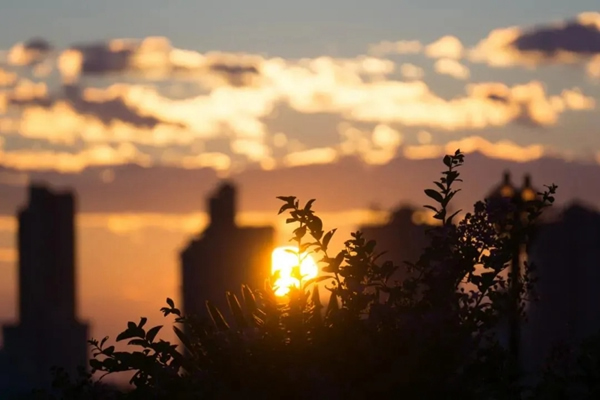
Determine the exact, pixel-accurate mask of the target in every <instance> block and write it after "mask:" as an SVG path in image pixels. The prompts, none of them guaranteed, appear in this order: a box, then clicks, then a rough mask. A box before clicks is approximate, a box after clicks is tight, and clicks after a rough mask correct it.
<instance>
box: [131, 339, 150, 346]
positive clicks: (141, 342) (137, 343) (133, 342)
mask: <svg viewBox="0 0 600 400" xmlns="http://www.w3.org/2000/svg"><path fill="white" fill-rule="evenodd" d="M127 344H128V345H130V346H132V345H134V346H146V341H145V340H143V339H131V340H130V341H129V343H127Z"/></svg>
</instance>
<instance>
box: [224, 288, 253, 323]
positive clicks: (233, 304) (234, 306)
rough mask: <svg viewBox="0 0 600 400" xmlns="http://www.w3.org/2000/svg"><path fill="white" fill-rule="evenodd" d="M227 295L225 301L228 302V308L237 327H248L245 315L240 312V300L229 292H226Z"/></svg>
mask: <svg viewBox="0 0 600 400" xmlns="http://www.w3.org/2000/svg"><path fill="white" fill-rule="evenodd" d="M226 295H227V303H229V309H230V310H231V314H232V315H233V319H234V320H235V323H236V325H237V327H238V329H240V330H242V329H245V328H247V327H248V322H247V321H246V317H245V316H244V313H243V312H242V306H240V302H239V301H238V299H237V297H236V295H235V294H233V293H231V292H226Z"/></svg>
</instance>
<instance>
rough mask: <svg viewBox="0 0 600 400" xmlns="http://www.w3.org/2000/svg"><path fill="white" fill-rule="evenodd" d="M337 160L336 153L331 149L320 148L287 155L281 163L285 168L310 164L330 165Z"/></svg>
mask: <svg viewBox="0 0 600 400" xmlns="http://www.w3.org/2000/svg"><path fill="white" fill-rule="evenodd" d="M336 159H337V151H336V150H335V149H333V148H331V147H320V148H315V149H310V150H303V151H297V152H293V153H289V154H287V155H286V156H285V157H284V159H283V163H284V164H285V166H287V167H298V166H301V165H311V164H330V163H332V162H334V161H335V160H336Z"/></svg>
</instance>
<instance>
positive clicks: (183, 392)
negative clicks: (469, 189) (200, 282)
mask: <svg viewBox="0 0 600 400" xmlns="http://www.w3.org/2000/svg"><path fill="white" fill-rule="evenodd" d="M463 160H464V156H463V154H462V153H461V152H460V151H457V152H456V153H455V154H454V155H448V156H446V157H444V159H443V163H444V166H445V170H444V171H443V172H442V176H441V178H440V179H439V181H436V182H434V184H435V188H434V189H427V190H425V194H426V195H427V196H429V198H431V199H432V200H433V202H434V205H428V206H426V207H427V208H429V209H431V210H432V211H433V212H434V213H435V218H436V219H438V220H439V221H440V224H439V226H435V227H432V228H431V229H430V231H429V235H430V238H431V244H430V246H429V247H428V248H426V249H425V251H424V252H423V255H422V256H421V257H420V259H419V260H418V261H417V262H416V263H414V264H406V265H402V266H398V265H394V264H393V263H391V262H389V261H382V260H384V259H385V257H384V254H383V253H379V252H378V251H377V250H376V244H375V242H373V241H369V240H366V239H365V238H364V237H363V235H362V234H361V232H355V233H352V235H351V238H350V239H349V240H347V241H346V242H345V243H344V249H343V250H342V251H340V252H339V253H337V254H332V253H331V251H330V250H329V243H330V240H331V238H332V237H333V235H334V234H335V229H333V230H328V231H327V230H325V229H324V225H323V222H322V221H321V219H320V218H319V217H318V216H317V215H316V214H315V211H314V210H313V208H312V206H313V204H314V200H310V201H308V202H307V203H306V204H305V205H304V206H303V207H301V205H300V201H299V200H298V199H296V198H295V197H292V196H290V197H279V199H280V200H281V201H282V202H283V205H282V206H281V208H280V210H279V213H280V214H282V213H284V212H287V213H288V215H289V216H288V219H287V223H289V224H295V225H296V226H297V227H296V229H295V230H294V233H293V237H292V240H293V241H294V242H295V243H296V245H297V247H298V254H302V253H304V252H311V253H313V254H315V255H318V256H319V259H320V261H319V263H320V265H321V266H322V267H321V270H322V272H323V273H324V275H323V276H319V277H318V278H315V279H312V280H309V281H307V282H305V283H304V284H303V285H302V287H299V288H296V287H291V290H290V292H289V294H288V295H287V297H286V298H285V301H282V300H281V298H278V297H276V296H275V293H274V288H273V283H274V282H275V280H276V279H277V276H273V277H272V278H271V279H270V280H269V281H268V282H266V283H265V285H264V287H263V288H249V287H247V286H243V287H242V288H241V292H240V293H239V294H234V293H226V296H227V299H228V302H229V308H230V311H231V315H232V316H233V318H231V319H230V320H226V318H224V317H223V314H222V313H221V311H220V310H218V309H217V308H216V307H214V306H213V305H212V304H211V303H210V302H207V308H208V312H209V315H210V316H211V321H209V322H205V321H203V320H201V319H199V318H198V317H197V316H193V315H183V314H182V312H181V311H180V310H179V309H178V308H177V307H176V306H175V304H174V303H173V301H172V300H170V299H167V306H166V307H164V308H162V309H161V311H162V312H163V314H164V315H165V316H169V315H173V316H174V317H175V320H174V321H175V325H174V326H173V329H174V331H175V333H176V334H177V336H178V338H179V340H180V342H181V347H180V346H178V345H176V344H171V343H169V342H167V341H163V340H158V341H156V340H155V338H156V335H157V334H158V332H159V331H160V330H161V329H162V326H155V327H152V328H150V329H146V326H145V323H146V319H145V318H141V320H140V322H139V323H137V324H136V323H134V322H129V323H128V327H127V329H126V330H125V331H123V332H122V333H121V334H119V335H118V336H117V338H116V340H117V341H124V340H128V344H129V345H131V346H136V347H138V348H139V350H136V351H124V352H119V351H115V347H114V346H112V345H110V346H107V339H108V338H104V339H103V340H101V341H97V340H91V341H90V343H91V345H92V346H93V348H94V358H93V359H92V360H91V361H90V366H91V367H92V369H93V371H92V372H96V371H101V372H103V373H104V374H114V373H117V372H122V371H134V372H135V374H134V376H133V377H132V379H131V383H132V384H133V386H134V389H133V390H132V391H131V392H129V393H128V394H126V395H123V396H124V397H123V398H125V397H126V398H144V399H163V398H164V399H192V398H194V399H197V398H218V399H233V398H235V399H237V398H246V397H252V398H263V399H270V398H273V399H276V398H277V399H278V398H290V399H305V398H314V397H318V398H329V399H338V398H339V399H342V398H343V399H362V398H369V397H371V396H394V397H400V396H402V397H403V398H408V399H424V398H459V397H460V398H463V399H465V398H467V399H470V398H474V399H515V398H518V397H519V396H520V393H521V392H522V390H523V388H521V387H520V385H519V380H518V379H517V377H518V376H517V375H516V373H515V372H516V362H515V360H514V359H512V358H511V355H510V354H509V352H508V351H507V350H506V349H505V348H504V347H503V346H501V345H500V344H499V341H498V335H497V333H498V329H499V324H500V322H501V321H502V319H504V318H505V317H506V316H507V315H508V313H509V312H510V310H511V308H510V304H511V301H514V303H512V304H514V306H516V310H517V311H518V312H519V314H520V315H521V316H522V314H523V309H524V306H525V303H526V302H527V301H528V299H529V298H530V297H531V295H532V294H533V289H534V286H533V284H534V282H533V280H532V279H531V278H530V271H531V266H529V265H526V268H525V271H524V274H523V279H519V277H513V276H512V275H511V274H510V273H508V271H509V265H510V262H511V260H512V258H513V255H514V254H515V252H516V251H518V250H519V249H520V248H521V247H522V246H523V245H524V244H526V243H527V242H528V240H529V237H530V236H531V232H532V229H533V228H534V226H535V222H536V220H537V218H538V217H539V215H540V214H541V212H542V211H543V209H544V208H546V207H548V206H549V205H551V203H552V202H553V201H554V198H553V195H554V193H555V191H556V186H555V185H551V186H548V187H547V190H546V191H545V192H544V193H540V194H539V195H540V197H539V198H538V199H536V200H534V201H531V202H529V203H528V204H526V207H525V209H524V210H523V212H522V213H520V212H517V211H518V210H517V209H516V208H515V207H517V205H516V204H513V203H511V202H509V201H506V202H491V201H487V200H486V201H481V202H478V203H476V204H475V205H474V208H473V210H472V211H471V212H469V213H467V214H466V215H465V216H464V218H463V219H461V220H460V221H459V222H455V219H456V216H457V215H458V212H456V213H454V214H452V215H449V212H448V209H449V205H450V202H451V200H452V199H453V197H454V196H455V195H456V194H457V193H458V191H459V190H460V189H455V185H456V184H457V182H460V181H461V180H460V179H459V177H460V173H459V169H460V167H461V166H462V164H463ZM299 257H300V256H299ZM398 268H407V269H408V271H409V278H407V279H406V280H404V281H403V282H396V281H395V280H394V273H395V272H396V271H397V270H398ZM294 273H295V274H296V276H297V277H298V278H300V276H299V274H300V271H299V268H296V269H295V271H294ZM513 280H515V281H514V282H513ZM465 287H466V289H465ZM469 288H470V289H469ZM508 288H515V290H514V291H510V290H508ZM323 289H324V290H326V291H328V292H329V301H328V302H327V303H326V304H321V301H320V292H322V291H323ZM180 348H182V351H180V350H179V349H180ZM86 379H87V380H86ZM84 381H85V382H87V383H85V384H83V385H82V386H86V385H87V386H86V387H91V386H93V383H92V382H91V380H89V376H87V377H85V379H84ZM71 385H72V384H71ZM63 387H64V388H69V387H71V386H69V384H67V385H63ZM92 392H93V390H90V391H88V392H86V393H85V394H72V395H71V397H69V396H67V397H68V398H90V396H93V395H92V394H90V393H92ZM80 393H83V392H81V391H80ZM78 396H79V397H78ZM84 396H88V397H84Z"/></svg>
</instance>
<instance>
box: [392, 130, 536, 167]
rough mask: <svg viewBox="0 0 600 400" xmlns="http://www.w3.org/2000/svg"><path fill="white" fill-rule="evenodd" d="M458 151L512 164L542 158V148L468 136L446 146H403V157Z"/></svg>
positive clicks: (413, 158)
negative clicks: (480, 154)
mask: <svg viewBox="0 0 600 400" xmlns="http://www.w3.org/2000/svg"><path fill="white" fill-rule="evenodd" d="M456 149H460V150H461V151H462V152H463V153H465V154H468V153H473V152H480V153H482V154H483V155H485V156H487V157H489V158H498V159H502V160H510V161H514V162H528V161H532V160H537V159H539V158H542V157H543V156H544V146H542V145H537V144H535V145H528V146H519V145H517V144H515V143H513V142H511V141H509V140H501V141H498V142H490V141H488V140H487V139H484V138H482V137H480V136H469V137H466V138H463V139H460V140H456V141H452V142H449V143H447V144H446V145H417V146H405V147H404V148H403V153H404V157H406V158H408V159H412V160H419V159H430V158H438V157H442V156H443V155H445V154H449V153H452V152H454V151H455V150H456Z"/></svg>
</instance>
